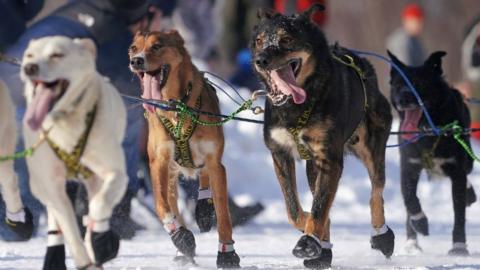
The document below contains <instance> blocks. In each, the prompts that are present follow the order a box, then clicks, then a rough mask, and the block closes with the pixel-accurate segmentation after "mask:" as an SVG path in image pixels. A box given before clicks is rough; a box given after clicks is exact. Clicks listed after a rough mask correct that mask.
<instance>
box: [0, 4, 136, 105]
mask: <svg viewBox="0 0 480 270" xmlns="http://www.w3.org/2000/svg"><path fill="white" fill-rule="evenodd" d="M82 2H83V1H82ZM82 2H72V3H69V4H67V5H66V6H64V7H62V8H60V9H59V10H57V11H55V12H54V13H53V14H52V15H50V16H48V17H46V18H44V19H42V20H40V21H38V22H37V23H35V24H34V25H32V26H31V27H29V28H28V29H27V30H26V31H25V32H24V33H23V35H22V36H21V37H20V38H19V40H18V41H17V42H16V43H15V44H14V45H12V46H11V47H9V48H8V49H7V50H6V54H7V55H9V56H12V57H16V58H18V59H21V58H22V55H23V52H24V51H25V49H26V47H27V46H28V43H29V42H30V40H32V39H36V38H41V37H46V36H54V35H62V36H67V37H71V38H91V39H93V40H94V41H95V43H96V44H97V50H98V54H97V55H98V58H97V68H98V71H99V72H100V73H101V74H103V75H105V76H107V77H109V78H110V80H111V82H112V83H113V84H114V85H115V87H116V88H117V89H118V90H119V91H120V92H121V93H128V94H132V95H134V94H136V95H138V93H139V92H138V89H139V82H138V81H137V79H136V78H134V77H133V75H132V73H131V72H130V70H129V69H128V62H129V60H128V55H127V52H128V47H129V46H130V43H131V40H132V35H131V33H130V32H129V31H128V29H127V27H126V26H125V25H123V23H122V22H120V21H118V23H116V20H115V17H113V16H111V13H110V14H105V13H103V12H101V11H99V12H98V14H93V15H94V17H95V20H96V21H99V24H101V25H99V26H98V27H96V28H95V27H88V26H87V25H85V24H83V23H82V22H80V21H78V20H76V17H75V16H74V15H71V17H68V16H69V15H68V14H75V13H74V12H75V10H76V8H77V7H78V5H79V4H81V3H82ZM65 14H67V15H65ZM97 15H98V16H102V17H106V16H110V18H108V19H104V18H96V16H97ZM93 28H95V29H93ZM0 78H1V79H3V80H4V81H5V82H6V84H7V85H8V87H9V88H10V90H11V92H12V97H13V99H14V101H15V103H16V104H17V106H24V97H23V84H22V83H21V81H20V76H19V68H18V67H17V66H12V65H10V64H7V63H0Z"/></svg>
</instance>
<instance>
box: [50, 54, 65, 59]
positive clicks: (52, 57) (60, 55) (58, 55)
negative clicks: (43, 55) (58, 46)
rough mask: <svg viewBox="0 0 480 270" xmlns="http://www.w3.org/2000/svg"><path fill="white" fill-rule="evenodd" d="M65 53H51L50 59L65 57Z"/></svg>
mask: <svg viewBox="0 0 480 270" xmlns="http://www.w3.org/2000/svg"><path fill="white" fill-rule="evenodd" d="M64 56H65V55H64V54H63V53H53V54H51V55H50V59H60V58H63V57H64Z"/></svg>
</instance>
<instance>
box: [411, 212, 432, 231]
mask: <svg viewBox="0 0 480 270" xmlns="http://www.w3.org/2000/svg"><path fill="white" fill-rule="evenodd" d="M410 225H411V226H412V228H413V229H414V230H415V232H417V233H419V234H422V235H424V236H427V235H429V232H428V218H427V216H425V214H424V213H423V212H420V213H418V214H416V215H412V216H410Z"/></svg>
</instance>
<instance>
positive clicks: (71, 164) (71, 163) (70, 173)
mask: <svg viewBox="0 0 480 270" xmlns="http://www.w3.org/2000/svg"><path fill="white" fill-rule="evenodd" d="M96 112H97V106H96V105H95V107H94V108H93V110H92V111H91V112H89V113H88V114H87V117H86V119H85V123H86V128H85V131H84V132H83V134H82V135H81V136H80V139H78V142H77V145H75V147H74V148H73V151H72V152H71V153H68V152H67V151H65V150H63V149H61V148H60V147H59V146H58V145H57V144H55V143H54V142H53V141H52V140H50V139H49V138H48V137H46V140H47V142H48V145H50V148H52V150H53V152H54V153H55V155H56V156H57V157H58V158H59V159H60V160H61V161H63V163H64V164H65V168H66V169H67V178H68V179H78V178H80V177H83V178H84V179H88V178H90V177H91V176H92V175H93V172H92V171H91V170H90V169H89V168H87V167H85V166H84V165H82V164H81V163H80V158H81V157H82V155H83V151H84V150H85V146H86V145H87V141H88V136H89V135H90V131H91V129H92V126H93V122H94V120H95V115H96Z"/></svg>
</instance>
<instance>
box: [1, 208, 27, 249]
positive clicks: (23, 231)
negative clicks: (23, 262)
mask: <svg viewBox="0 0 480 270" xmlns="http://www.w3.org/2000/svg"><path fill="white" fill-rule="evenodd" d="M23 211H24V213H25V222H20V221H13V220H10V219H8V217H7V218H6V219H5V222H6V223H7V225H8V227H10V229H11V230H12V231H13V232H14V233H15V234H16V235H18V236H19V237H20V238H21V240H22V241H27V240H28V239H30V237H32V233H33V217H32V213H31V212H30V210H29V209H28V208H26V207H25V208H24V209H23Z"/></svg>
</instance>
